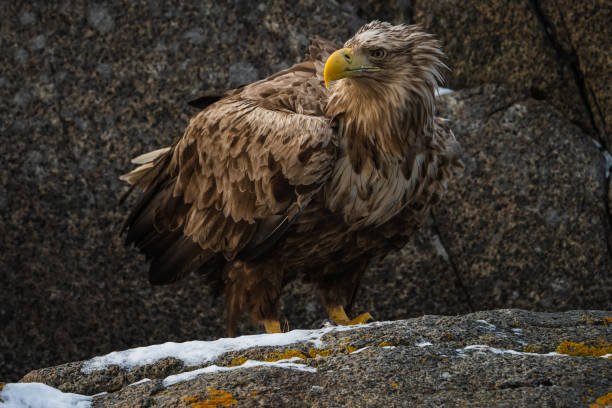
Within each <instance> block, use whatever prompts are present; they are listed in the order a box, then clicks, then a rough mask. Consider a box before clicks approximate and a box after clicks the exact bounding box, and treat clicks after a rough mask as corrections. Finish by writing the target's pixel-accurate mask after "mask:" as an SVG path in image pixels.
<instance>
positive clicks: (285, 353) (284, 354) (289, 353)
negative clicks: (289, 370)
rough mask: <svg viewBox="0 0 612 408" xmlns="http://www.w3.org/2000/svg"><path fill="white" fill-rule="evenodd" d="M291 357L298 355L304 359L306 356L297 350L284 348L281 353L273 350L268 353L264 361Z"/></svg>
mask: <svg viewBox="0 0 612 408" xmlns="http://www.w3.org/2000/svg"><path fill="white" fill-rule="evenodd" d="M293 357H299V358H301V359H302V360H306V356H305V355H304V354H302V352H301V351H299V350H286V351H283V352H282V353H279V352H274V353H271V354H270V355H268V357H267V358H266V359H265V360H264V361H278V360H286V359H289V358H293Z"/></svg>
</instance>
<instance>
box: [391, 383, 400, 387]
mask: <svg viewBox="0 0 612 408" xmlns="http://www.w3.org/2000/svg"><path fill="white" fill-rule="evenodd" d="M391 385H392V386H394V387H399V384H398V383H396V382H392V383H391Z"/></svg>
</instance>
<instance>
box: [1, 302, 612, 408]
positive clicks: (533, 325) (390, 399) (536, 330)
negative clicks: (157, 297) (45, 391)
mask: <svg viewBox="0 0 612 408" xmlns="http://www.w3.org/2000/svg"><path fill="white" fill-rule="evenodd" d="M611 313H612V312H604V311H573V312H566V313H536V312H528V311H524V310H495V311H486V312H478V313H472V314H468V315H464V316H452V317H451V316H446V317H441V316H423V317H420V318H415V319H409V320H402V321H394V322H382V323H373V324H369V325H362V326H356V327H352V328H348V330H347V329H346V328H344V329H343V330H337V329H333V328H331V329H323V330H321V331H319V332H318V333H320V334H318V335H311V338H312V339H313V341H314V340H316V339H317V338H320V340H321V341H322V344H318V345H316V346H315V345H314V344H313V343H312V342H311V341H304V340H302V341H299V342H296V343H290V344H286V345H284V346H277V347H270V346H263V347H248V344H249V341H254V337H252V339H253V340H250V339H251V337H243V338H242V339H241V340H242V342H244V343H245V346H244V348H242V349H241V350H237V351H229V352H227V353H220V354H219V355H218V357H216V358H214V359H213V360H210V361H207V362H206V363H204V364H200V365H197V366H192V367H185V366H184V365H183V364H182V362H180V361H179V362H178V363H174V364H173V365H172V367H173V368H172V369H171V370H170V371H169V370H168V360H169V359H165V360H160V361H158V362H155V363H153V364H149V365H147V366H143V367H136V368H133V369H125V368H124V369H122V368H119V367H118V366H110V367H108V368H106V369H102V370H100V371H93V372H91V373H88V372H87V370H85V372H84V371H83V367H84V365H87V364H89V363H88V362H77V363H69V364H65V365H63V366H58V367H53V368H49V369H44V370H37V371H33V372H31V373H29V374H28V375H27V376H26V377H25V378H24V379H23V380H22V382H31V381H37V382H42V383H45V384H48V385H51V386H54V387H57V388H59V389H60V390H62V391H64V392H76V393H86V394H89V395H91V394H94V393H99V392H108V393H107V394H104V395H99V396H96V397H94V398H93V400H92V407H94V408H95V407H108V406H115V407H148V406H152V405H155V406H157V407H173V406H182V405H184V404H185V403H187V404H192V406H196V405H197V404H201V406H204V405H205V404H206V403H208V404H213V403H215V402H216V403H217V404H221V405H223V404H222V402H223V401H224V402H225V403H226V404H227V405H224V406H231V405H234V404H238V405H249V406H287V407H296V406H304V405H306V406H311V405H315V406H320V407H332V406H394V407H395V406H407V405H410V406H441V405H444V406H463V405H466V406H473V407H489V406H491V405H495V406H513V407H518V406H521V407H523V406H541V405H542V404H547V405H551V406H563V407H573V406H582V405H584V404H589V403H595V401H596V399H598V398H599V397H602V396H605V395H607V394H606V393H608V392H609V391H610V386H611V384H610V381H611V379H610V377H609V376H608V375H605V374H604V373H609V372H610V370H611V369H612V360H611V359H610V358H609V357H608V358H606V357H605V355H606V354H607V355H608V356H609V355H610V354H609V353H610V351H611V350H612V344H611V343H609V340H610V338H612V317H611V316H610V315H611ZM313 332H316V331H313ZM294 335H295V334H294V333H285V334H282V335H271V336H270V335H268V336H257V337H259V338H261V337H268V338H270V339H272V338H274V339H275V340H274V342H279V343H281V342H280V341H279V339H280V338H281V337H282V336H286V337H289V336H294ZM275 336H276V337H275ZM302 337H303V338H305V336H304V335H302ZM260 341H261V340H258V342H260ZM270 342H273V341H272V340H270ZM187 347H189V346H187ZM209 347H211V348H212V347H213V346H212V344H211V345H210V346H209ZM152 349H153V348H149V349H147V350H152ZM203 350H206V345H204V349H203ZM139 353H140V355H141V356H142V358H146V357H147V352H146V351H145V350H140V351H139ZM290 356H294V360H292V362H291V363H290V362H289V357H290ZM295 356H298V357H295ZM602 356H604V357H602ZM192 357H193V356H192ZM279 359H280V360H279ZM266 360H268V361H269V360H278V361H277V362H276V363H272V362H266ZM175 361H177V360H175ZM240 364H242V366H241V365H240ZM283 364H284V365H283ZM215 366H217V368H215ZM204 367H208V369H207V370H208V371H216V372H210V373H205V372H204V369H203V368H204ZM247 367H251V368H247ZM194 370H199V371H194ZM219 370H223V371H219ZM170 373H173V374H174V375H173V376H169V374H170ZM180 373H183V374H182V375H181V374H180ZM189 373H191V374H189ZM198 373H200V374H198ZM181 377H182V380H181ZM147 379H148V380H147ZM0 398H2V394H1V393H0ZM197 406H200V405H197Z"/></svg>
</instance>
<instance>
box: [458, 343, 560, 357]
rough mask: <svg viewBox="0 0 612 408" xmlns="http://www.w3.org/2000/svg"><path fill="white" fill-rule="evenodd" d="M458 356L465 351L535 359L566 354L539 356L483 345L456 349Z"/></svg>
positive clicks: (551, 353)
mask: <svg viewBox="0 0 612 408" xmlns="http://www.w3.org/2000/svg"><path fill="white" fill-rule="evenodd" d="M455 351H456V352H457V353H458V354H459V355H460V356H462V357H463V356H464V354H465V353H466V352H467V351H476V352H477V353H480V354H484V353H485V352H486V351H488V352H490V353H493V354H514V355H518V356H537V357H554V356H561V357H567V354H559V353H555V352H554V351H553V352H550V353H546V354H540V353H526V352H523V351H516V350H509V349H498V348H495V347H490V346H485V345H483V344H475V345H472V346H467V347H464V348H460V349H456V350H455Z"/></svg>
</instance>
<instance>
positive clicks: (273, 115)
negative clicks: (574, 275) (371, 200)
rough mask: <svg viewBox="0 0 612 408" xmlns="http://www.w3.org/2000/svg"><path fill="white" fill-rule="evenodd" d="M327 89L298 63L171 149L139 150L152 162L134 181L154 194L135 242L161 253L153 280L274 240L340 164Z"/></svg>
mask: <svg viewBox="0 0 612 408" xmlns="http://www.w3.org/2000/svg"><path fill="white" fill-rule="evenodd" d="M326 92H327V91H326V89H325V87H324V86H323V84H322V82H321V78H319V75H318V72H317V67H316V66H315V64H314V63H312V62H306V63H302V64H299V65H298V66H296V67H294V69H291V68H290V69H288V70H285V71H282V72H280V73H278V74H276V75H274V76H273V77H270V78H268V79H266V80H263V81H259V82H256V83H254V84H251V85H248V86H245V87H243V88H241V89H240V90H239V91H236V92H230V93H228V96H226V97H225V98H222V99H220V100H218V101H216V102H215V103H214V104H212V105H209V106H208V107H207V108H206V109H204V110H203V111H201V112H200V113H199V114H197V115H195V116H194V117H193V118H192V119H191V121H190V123H189V125H188V126H187V129H186V131H185V133H184V135H183V137H182V138H180V139H179V140H178V141H177V142H176V143H175V144H174V145H173V146H171V147H170V148H169V149H160V150H158V151H157V153H156V154H150V155H143V156H141V158H142V160H154V161H153V162H149V163H147V165H149V166H151V167H149V168H147V169H145V170H142V169H140V170H139V173H138V174H137V176H138V177H136V176H134V177H132V178H131V180H134V181H135V183H136V185H137V186H138V187H140V188H142V189H144V190H148V192H147V193H145V196H143V197H145V198H144V200H145V201H144V202H141V203H140V204H139V205H138V206H137V211H136V213H133V214H132V215H131V217H130V219H129V220H128V225H127V227H128V228H129V232H128V241H132V242H135V243H136V244H137V245H138V246H139V247H140V248H141V249H142V250H143V251H144V252H145V253H146V254H147V256H148V257H149V258H152V259H153V262H152V264H151V272H150V278H151V281H152V282H154V283H165V282H170V281H174V280H176V279H178V278H180V277H182V276H184V274H185V273H186V272H185V271H186V269H192V270H195V269H200V270H205V269H206V267H205V264H206V262H211V263H214V264H217V263H218V255H221V256H223V257H224V258H225V259H226V260H229V259H233V258H235V257H236V256H240V257H245V258H249V259H252V258H254V257H257V256H260V255H261V254H263V253H264V252H266V251H268V250H269V249H270V248H272V247H273V246H274V244H275V243H276V241H277V240H278V239H280V237H282V235H283V234H284V232H285V231H286V230H287V228H288V226H290V225H291V223H293V222H294V221H295V219H296V218H297V217H298V216H299V214H300V212H301V211H302V209H303V208H304V207H305V206H307V205H308V203H309V202H310V200H311V199H312V197H313V196H314V194H316V193H317V192H318V191H319V190H320V189H321V187H322V186H323V185H324V183H325V182H326V181H327V179H328V178H329V176H330V174H331V170H332V168H333V166H334V163H335V160H336V147H337V140H336V135H335V132H334V129H333V127H332V126H331V123H330V120H329V119H328V118H326V117H325V116H324V104H325V99H326ZM142 160H141V161H142ZM147 172H151V174H154V177H149V176H147ZM138 180H146V181H147V183H146V185H144V183H140V184H139V183H138ZM168 251H172V252H173V253H172V254H170V253H168Z"/></svg>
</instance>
